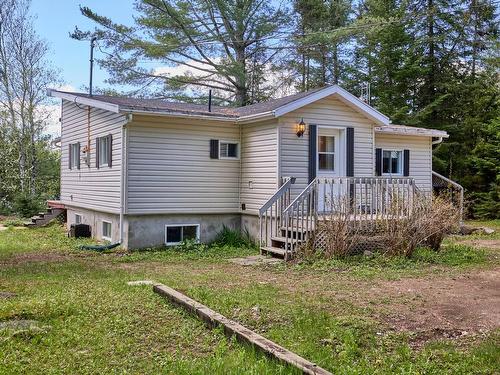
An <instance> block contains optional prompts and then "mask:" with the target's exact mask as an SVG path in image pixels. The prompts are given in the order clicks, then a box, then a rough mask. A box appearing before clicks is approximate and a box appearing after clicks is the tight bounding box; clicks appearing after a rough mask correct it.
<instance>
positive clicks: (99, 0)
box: [31, 0, 134, 136]
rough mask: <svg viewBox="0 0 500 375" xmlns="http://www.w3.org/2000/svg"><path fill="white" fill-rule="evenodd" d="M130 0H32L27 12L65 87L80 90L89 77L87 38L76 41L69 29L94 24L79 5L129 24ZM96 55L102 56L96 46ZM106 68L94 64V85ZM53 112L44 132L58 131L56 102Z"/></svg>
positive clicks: (55, 132) (104, 74) (101, 84)
mask: <svg viewBox="0 0 500 375" xmlns="http://www.w3.org/2000/svg"><path fill="white" fill-rule="evenodd" d="M133 4H134V2H133V1H132V0H32V6H31V12H32V15H33V16H34V17H35V20H34V26H35V29H36V31H37V33H38V35H39V36H40V37H41V38H42V39H44V40H45V41H46V42H47V43H48V45H49V48H50V55H49V56H48V57H49V60H50V61H51V63H52V65H53V66H54V67H55V68H56V69H58V70H59V71H60V73H61V79H62V81H63V85H62V86H61V87H59V88H61V89H65V90H68V91H83V90H84V87H85V86H87V85H88V80H89V42H87V41H77V40H74V39H71V38H70V37H69V33H70V32H72V31H73V30H74V29H75V26H78V28H79V29H80V30H83V31H86V30H92V29H93V28H94V27H95V24H94V23H93V22H92V21H90V20H89V19H87V18H86V17H84V16H83V15H82V14H81V12H80V8H79V6H80V5H81V6H88V7H90V8H91V9H92V10H94V11H95V12H97V13H98V14H101V15H104V16H109V17H112V18H113V20H114V21H117V22H123V23H126V24H129V25H130V24H132V22H133V19H132V15H133V13H134V8H133ZM94 56H95V57H96V58H100V57H102V54H101V52H99V50H98V49H96V50H95V53H94ZM106 77H107V73H106V71H103V70H101V69H100V68H99V67H98V66H97V65H95V64H94V86H101V87H102V86H104V83H103V82H104V80H105V79H106ZM50 110H51V112H53V114H54V115H53V116H51V120H50V122H49V124H48V127H47V129H46V132H47V133H48V134H51V135H54V136H55V135H58V134H60V124H59V121H58V119H59V116H60V109H59V104H58V103H57V102H55V103H54V105H52V106H50Z"/></svg>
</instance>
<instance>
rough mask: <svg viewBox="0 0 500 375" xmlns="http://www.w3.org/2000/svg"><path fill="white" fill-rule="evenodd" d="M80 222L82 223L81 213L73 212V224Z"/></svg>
mask: <svg viewBox="0 0 500 375" xmlns="http://www.w3.org/2000/svg"><path fill="white" fill-rule="evenodd" d="M81 223H82V215H80V214H75V224H81Z"/></svg>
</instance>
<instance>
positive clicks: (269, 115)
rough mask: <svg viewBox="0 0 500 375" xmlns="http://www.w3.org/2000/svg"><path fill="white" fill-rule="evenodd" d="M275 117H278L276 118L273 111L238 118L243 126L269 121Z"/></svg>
mask: <svg viewBox="0 0 500 375" xmlns="http://www.w3.org/2000/svg"><path fill="white" fill-rule="evenodd" d="M275 117H276V116H275V114H274V112H273V111H267V112H262V113H258V114H256V115H248V116H241V117H238V119H237V122H239V123H242V124H247V123H251V122H258V121H263V120H269V119H272V118H275Z"/></svg>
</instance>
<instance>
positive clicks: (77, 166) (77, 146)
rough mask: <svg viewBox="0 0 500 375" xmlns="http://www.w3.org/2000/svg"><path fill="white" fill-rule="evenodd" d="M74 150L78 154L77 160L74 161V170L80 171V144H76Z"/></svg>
mask: <svg viewBox="0 0 500 375" xmlns="http://www.w3.org/2000/svg"><path fill="white" fill-rule="evenodd" d="M76 148H77V150H78V153H77V154H78V159H76V168H77V169H80V159H81V156H80V142H78V143H77V144H76Z"/></svg>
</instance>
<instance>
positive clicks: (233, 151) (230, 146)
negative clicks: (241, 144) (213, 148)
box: [219, 141, 238, 159]
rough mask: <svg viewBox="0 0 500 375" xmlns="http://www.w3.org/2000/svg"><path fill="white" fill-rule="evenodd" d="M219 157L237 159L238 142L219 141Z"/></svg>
mask: <svg viewBox="0 0 500 375" xmlns="http://www.w3.org/2000/svg"><path fill="white" fill-rule="evenodd" d="M219 157H220V158H221V159H237V158H238V143H230V142H224V141H220V142H219Z"/></svg>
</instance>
